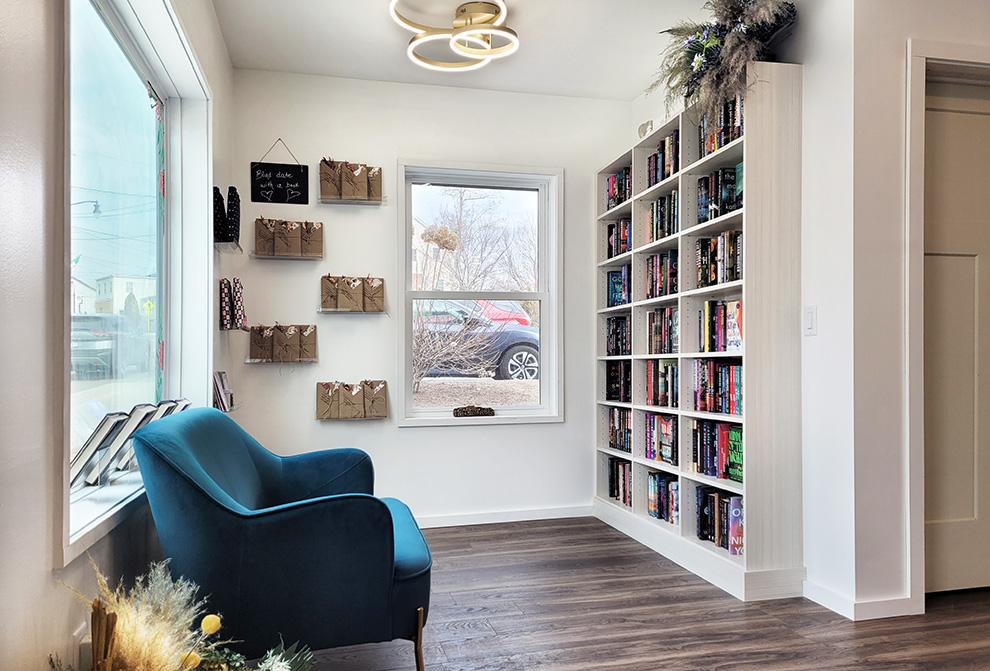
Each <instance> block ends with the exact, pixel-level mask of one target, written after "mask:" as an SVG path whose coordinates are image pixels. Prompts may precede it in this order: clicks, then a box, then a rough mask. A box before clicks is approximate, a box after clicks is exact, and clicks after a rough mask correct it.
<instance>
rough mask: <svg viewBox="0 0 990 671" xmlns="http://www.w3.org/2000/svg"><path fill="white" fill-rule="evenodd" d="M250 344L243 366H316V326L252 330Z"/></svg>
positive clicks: (304, 325)
mask: <svg viewBox="0 0 990 671" xmlns="http://www.w3.org/2000/svg"><path fill="white" fill-rule="evenodd" d="M249 330H250V332H251V343H250V349H249V351H248V356H247V358H246V359H245V360H244V363H278V364H281V363H316V362H317V361H319V355H318V353H317V342H318V340H317V337H316V333H317V332H316V325H314V324H278V323H276V324H275V325H274V326H265V325H258V326H252V327H251V328H250V329H249Z"/></svg>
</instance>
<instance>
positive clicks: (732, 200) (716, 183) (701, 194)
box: [698, 163, 743, 224]
mask: <svg viewBox="0 0 990 671" xmlns="http://www.w3.org/2000/svg"><path fill="white" fill-rule="evenodd" d="M742 206H743V164H742V163H737V164H736V167H735V168H720V169H718V170H716V171H715V172H713V173H711V174H710V175H707V176H705V177H699V178H698V223H699V224H703V223H704V222H706V221H710V220H712V219H715V218H717V217H721V216H722V215H723V214H728V213H729V212H732V211H734V210H738V209H739V208H741V207H742Z"/></svg>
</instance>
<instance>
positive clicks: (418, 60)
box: [388, 0, 519, 72]
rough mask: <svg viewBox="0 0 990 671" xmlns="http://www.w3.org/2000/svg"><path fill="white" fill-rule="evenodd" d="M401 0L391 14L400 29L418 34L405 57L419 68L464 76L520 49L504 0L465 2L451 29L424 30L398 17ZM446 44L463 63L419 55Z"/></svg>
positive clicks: (391, 7)
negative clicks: (421, 50)
mask: <svg viewBox="0 0 990 671" xmlns="http://www.w3.org/2000/svg"><path fill="white" fill-rule="evenodd" d="M398 4H399V0H391V2H390V3H389V5H388V12H389V14H391V15H392V18H393V19H394V20H395V22H396V23H398V24H399V25H400V26H402V27H403V28H405V29H406V30H411V31H412V32H414V33H416V34H415V35H413V37H412V39H410V40H409V46H408V47H407V48H406V54H407V55H408V56H409V59H410V60H411V61H412V62H413V63H415V64H416V65H419V66H422V67H424V68H427V69H430V70H438V71H440V72H454V71H456V72H465V71H468V70H477V69H478V68H480V67H484V66H485V65H488V63H489V62H491V61H492V59H495V58H503V57H505V56H508V55H509V54H511V53H513V52H514V51H515V50H516V49H518V48H519V36H518V35H517V34H516V31H514V30H512V28H509V27H507V26H506V25H505V20H506V13H507V10H506V7H505V0H490V1H489V2H466V3H464V4H462V5H461V6H460V7H458V8H457V11H456V12H454V21H453V25H452V26H451V27H450V28H435V27H433V26H424V25H423V24H421V23H416V22H415V21H411V20H409V19H407V18H406V17H405V16H403V15H402V14H400V13H399V10H398V9H396V5H398ZM435 41H446V42H447V43H448V44H449V45H450V49H451V51H453V52H454V54H455V55H456V56H459V57H461V59H462V60H456V61H438V60H434V59H432V58H427V57H426V56H423V55H422V54H421V53H417V51H416V50H417V48H418V47H419V46H420V45H422V44H425V43H427V42H435Z"/></svg>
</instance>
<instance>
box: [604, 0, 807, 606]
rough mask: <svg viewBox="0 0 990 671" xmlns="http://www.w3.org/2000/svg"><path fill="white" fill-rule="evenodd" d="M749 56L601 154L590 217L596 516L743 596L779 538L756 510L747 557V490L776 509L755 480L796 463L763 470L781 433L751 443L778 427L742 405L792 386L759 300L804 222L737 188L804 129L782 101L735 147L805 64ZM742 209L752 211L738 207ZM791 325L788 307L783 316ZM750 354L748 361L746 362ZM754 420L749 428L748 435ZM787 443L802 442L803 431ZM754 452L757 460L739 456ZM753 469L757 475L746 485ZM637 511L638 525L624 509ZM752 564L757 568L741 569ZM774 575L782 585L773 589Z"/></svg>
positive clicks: (788, 353)
mask: <svg viewBox="0 0 990 671" xmlns="http://www.w3.org/2000/svg"><path fill="white" fill-rule="evenodd" d="M744 4H745V3H744ZM778 4H780V3H778ZM752 67H754V68H757V69H754V70H753V72H752V73H751V74H750V76H751V81H750V83H751V84H752V86H751V88H750V89H749V90H747V95H746V96H743V95H739V94H733V96H732V97H729V98H726V99H725V100H722V101H721V102H719V103H718V104H715V105H712V106H711V107H709V108H707V109H706V108H705V107H704V106H703V105H701V104H700V103H699V104H697V105H695V106H694V107H691V108H688V109H687V110H686V111H684V112H681V113H680V114H678V115H676V116H674V117H673V118H672V119H670V120H668V121H666V122H664V123H662V124H661V125H659V127H657V128H656V129H655V130H653V131H652V132H651V133H650V134H648V135H647V136H645V137H644V138H642V139H641V140H640V141H639V142H638V143H637V144H636V145H635V146H633V147H632V148H631V149H629V150H627V151H626V152H625V153H623V154H622V155H621V156H619V157H618V158H617V159H616V160H614V161H612V162H611V163H610V164H608V165H606V166H605V167H603V168H602V169H601V170H600V171H599V173H598V181H597V188H598V217H597V222H596V226H597V230H598V242H599V245H598V249H599V252H598V261H597V268H596V270H597V273H598V287H599V301H598V325H599V327H598V352H597V354H598V356H597V360H598V361H597V366H598V379H599V385H598V395H597V405H598V411H597V423H598V432H597V436H598V438H597V450H596V453H597V456H596V459H597V469H598V480H597V491H596V494H597V496H596V503H595V511H596V514H598V515H599V516H600V517H602V518H603V519H605V520H606V521H608V522H609V523H610V524H613V525H614V526H616V527H617V528H619V529H620V530H623V531H626V533H630V535H633V536H635V537H637V538H638V539H639V540H641V541H642V542H644V543H646V544H648V545H651V546H653V547H658V546H659V547H662V548H664V549H665V550H669V551H670V552H671V553H672V554H671V556H672V557H675V556H676V557H679V559H677V561H679V562H680V563H682V564H684V565H686V566H688V567H689V568H691V567H692V566H691V565H692V562H691V561H690V560H691V558H692V557H693V558H694V560H695V561H694V564H696V565H697V566H698V567H699V571H700V572H701V574H702V575H703V577H706V578H708V579H710V580H712V581H713V582H716V584H720V585H721V586H724V587H725V588H726V589H729V590H730V591H733V593H736V594H737V595H741V596H742V597H743V598H745V596H746V595H747V594H748V593H749V592H750V591H751V590H755V589H757V588H755V587H751V585H750V583H751V582H752V583H753V584H754V585H755V584H756V583H758V582H760V581H763V580H766V581H770V580H772V579H771V578H770V577H769V576H770V575H771V574H774V571H773V570H770V571H766V572H764V571H762V570H761V569H762V568H763V566H764V564H765V563H766V560H765V559H764V557H765V556H768V555H772V554H773V553H772V552H769V551H768V550H767V548H768V547H771V546H773V545H774V543H776V542H777V541H775V540H774V539H773V538H770V537H769V534H768V532H767V531H766V528H767V525H766V524H763V523H762V522H761V521H758V522H757V525H756V527H755V528H756V529H757V531H755V532H754V533H756V534H757V540H756V543H757V545H756V546H755V548H754V551H755V552H756V557H754V558H753V559H752V560H749V559H748V554H749V553H748V552H747V542H746V535H745V531H744V528H745V525H744V519H746V517H747V511H746V507H745V505H744V504H745V502H746V492H747V491H751V492H758V494H755V495H754V496H755V497H756V504H754V505H756V508H755V509H754V510H752V511H749V514H755V515H756V516H757V517H756V518H755V519H757V520H763V519H764V518H765V517H767V516H769V517H770V518H771V519H773V520H774V524H776V523H777V518H778V517H780V515H779V514H778V512H777V511H775V510H773V509H772V508H771V507H770V503H768V499H767V497H768V496H770V498H771V499H773V498H774V497H773V496H772V495H767V494H766V493H765V492H764V491H762V486H763V485H764V484H767V485H768V486H770V487H771V488H775V489H779V490H780V491H787V492H789V491H790V490H791V489H793V488H794V487H799V483H800V468H799V467H797V468H795V467H794V466H793V461H792V460H791V458H790V457H788V458H787V459H785V460H784V461H785V463H782V465H781V468H780V469H779V471H773V470H771V469H768V467H767V463H768V461H769V460H770V458H771V457H772V456H774V454H775V451H781V452H782V451H786V450H787V449H788V448H787V447H786V443H787V441H783V443H781V444H782V445H785V446H783V447H776V446H771V447H765V446H764V445H762V444H761V443H760V442H753V441H759V439H762V438H765V437H766V436H768V435H771V434H774V433H775V432H778V433H779V431H778V430H777V429H776V428H774V427H772V426H771V427H768V425H767V424H766V420H765V417H766V413H764V412H762V411H763V410H765V408H766V406H767V404H768V403H770V402H771V400H768V399H766V398H762V397H757V398H756V404H755V405H756V411H753V410H750V412H755V414H754V415H753V416H752V417H751V418H750V420H749V421H747V417H748V415H747V414H745V412H744V409H746V408H750V407H751V399H750V400H747V395H746V390H747V389H750V390H751V391H752V390H753V389H758V390H760V389H765V388H767V382H771V383H772V382H776V381H778V380H779V381H782V383H783V384H782V385H781V387H780V388H781V390H783V389H787V390H788V391H787V393H788V394H790V395H791V396H792V397H797V394H798V392H799V389H800V385H799V384H796V383H795V382H794V379H795V378H794V377H793V376H790V377H788V372H787V371H786V370H784V372H783V373H779V372H776V371H777V370H778V369H777V368H773V372H771V371H770V369H769V368H767V366H766V364H767V361H768V359H769V357H770V354H769V352H770V351H772V348H768V347H767V343H771V344H776V343H778V342H780V343H782V344H783V345H784V349H783V350H782V352H781V354H782V357H783V359H782V360H786V361H788V362H789V363H794V362H795V361H796V364H795V369H797V368H798V367H799V363H800V347H799V344H800V343H799V340H797V338H799V337H800V333H799V332H798V330H797V329H796V328H795V329H792V328H791V325H790V322H788V321H787V320H786V319H785V318H784V317H780V316H776V313H775V316H770V313H769V312H768V310H770V309H771V308H769V307H767V305H766V301H764V300H761V298H760V294H761V293H766V292H769V293H774V294H775V293H776V292H779V287H778V286H777V285H771V284H769V282H771V281H776V277H775V278H774V280H769V279H768V272H770V273H771V274H772V271H775V270H776V268H777V266H778V265H780V266H781V268H782V269H783V272H782V273H781V276H782V277H789V278H790V282H791V283H792V284H791V285H790V286H789V287H788V289H789V290H791V291H792V290H793V284H794V283H796V282H799V278H800V274H799V271H797V272H796V271H795V270H794V267H792V265H791V264H792V262H791V261H790V258H789V256H793V257H795V258H797V259H799V258H800V247H799V245H797V246H795V245H794V244H793V239H794V238H791V237H788V236H790V234H791V233H790V232H791V231H793V230H795V229H797V230H799V215H800V210H799V209H798V210H796V211H795V210H794V209H793V208H792V205H791V203H790V202H787V201H786V199H781V198H779V197H778V196H779V194H778V193H777V192H776V191H770V190H769V189H767V190H766V191H754V190H752V189H750V190H747V189H746V188H745V186H746V185H745V182H744V178H745V174H746V171H745V170H744V167H746V166H744V158H745V159H746V161H748V160H749V159H748V158H747V157H750V156H755V157H757V159H756V164H755V165H756V169H757V170H758V171H759V172H757V173H756V174H757V175H758V176H760V177H762V176H763V173H764V172H766V171H775V173H774V174H778V173H781V174H784V175H785V176H784V177H783V180H784V181H785V182H786V183H787V184H788V185H793V184H795V179H796V180H799V179H800V162H799V161H798V160H796V159H794V158H793V156H792V154H793V152H790V151H788V150H786V143H779V142H771V141H770V140H771V139H774V140H780V139H782V138H786V139H792V138H793V141H795V142H798V141H799V137H800V134H799V132H798V131H799V121H800V116H799V114H794V112H793V110H788V111H786V112H783V111H781V112H780V119H781V121H780V126H779V128H778V127H776V125H772V126H769V127H768V126H766V125H761V126H757V128H759V130H758V131H757V139H755V140H753V142H754V143H755V144H751V145H750V146H749V147H746V146H745V143H746V142H747V140H746V138H747V137H748V136H747V128H746V119H747V117H748V114H749V113H750V112H751V111H752V110H751V109H750V107H749V106H747V104H748V103H752V106H753V107H754V108H755V109H756V110H757V113H758V114H759V113H762V114H766V113H767V112H768V111H769V110H774V113H775V114H776V113H777V110H776V108H775V107H774V106H775V105H779V101H780V99H781V95H782V92H783V93H787V94H791V92H794V94H795V95H797V94H799V92H800V74H799V72H800V71H799V67H798V66H791V65H779V64H765V63H757V64H753V66H752ZM778 72H779V73H780V74H779V75H778V74H777V73H778ZM757 73H758V76H757ZM778 77H779V79H778ZM795 82H797V83H796V84H795ZM750 92H753V96H754V98H753V99H752V100H750V98H749V93H750ZM782 147H783V149H782ZM750 169H752V168H750ZM797 183H799V182H797ZM761 188H762V187H761ZM795 188H797V187H795ZM798 190H799V189H798ZM751 198H755V205H754V203H750V199H751ZM792 200H793V199H792ZM751 208H752V211H753V212H755V213H756V214H753V215H752V216H747V212H748V211H750V209H751ZM788 208H791V209H788ZM762 215H766V216H765V217H764V216H762ZM747 222H749V223H747ZM754 226H755V227H756V228H755V229H752V227H754ZM770 226H779V227H780V231H781V232H782V233H784V234H785V237H784V239H783V244H781V245H779V246H774V247H773V248H772V249H771V248H770V247H766V246H765V245H764V246H761V247H758V248H757V249H756V250H755V251H752V250H751V251H749V253H748V254H745V255H744V252H743V250H744V240H747V239H749V236H748V235H746V231H748V230H751V229H752V230H755V231H756V236H757V238H756V239H757V240H758V241H761V242H763V243H765V242H766V233H765V232H766V231H767V230H768V229H769V227H770ZM774 234H776V230H775V231H774ZM746 249H749V248H748V247H747V248H746ZM795 250H796V251H795ZM744 258H745V259H750V260H753V259H755V263H757V265H758V266H764V267H757V268H756V269H755V270H751V271H750V272H752V273H755V275H756V279H749V276H748V275H747V272H746V267H744ZM768 268H769V269H772V270H768ZM744 294H746V295H748V296H749V297H750V298H749V299H747V305H751V304H752V303H751V299H753V297H756V298H757V300H756V303H755V304H756V305H757V307H756V308H755V309H756V310H757V312H756V314H757V315H758V317H759V319H758V322H756V323H759V324H760V327H759V330H752V329H753V327H752V326H750V330H749V331H747V330H746V329H745V328H744V309H743V297H744ZM781 314H783V312H781ZM795 315H799V310H795ZM764 320H765V321H767V322H768V324H767V325H766V331H767V332H766V334H764V333H763V332H762V329H763V326H764V324H763V322H764ZM749 323H750V324H753V322H749ZM798 323H799V320H798V319H795V320H794V326H796V325H797V324H798ZM747 332H748V333H750V334H751V335H752V334H756V336H755V337H756V338H757V342H756V346H755V350H754V352H755V353H753V354H750V355H747V353H746V350H745V349H744V345H745V344H746V343H747V342H748V341H747V340H746V337H745V335H744V334H745V333H747ZM795 343H797V347H795ZM750 346H751V347H752V345H750ZM795 352H797V358H796V360H795ZM751 358H752V360H754V361H756V362H758V364H757V365H758V366H759V369H754V370H750V368H751V366H752V365H753V364H750V363H747V362H749V361H750V360H751ZM785 368H786V367H785ZM747 371H748V372H747ZM792 400H793V399H792V398H788V399H787V400H786V401H782V405H783V406H786V408H785V409H784V410H783V411H782V412H781V414H780V418H781V423H782V425H786V426H787V427H788V428H787V430H786V431H789V432H790V433H788V435H787V437H788V438H789V437H791V436H793V435H794V432H793V430H792V426H793V425H794V424H795V423H797V422H799V417H800V411H799V403H798V406H797V411H795V409H794V408H795V406H794V404H793V402H792ZM752 422H756V423H755V424H752ZM747 427H749V428H748V429H747ZM754 431H755V435H756V436H758V438H755V439H754V438H751V437H750V435H751V433H753V432H754ZM786 431H785V432H786ZM798 434H799V432H798ZM747 441H750V442H747ZM795 444H796V445H798V449H799V441H795ZM747 445H750V448H749V449H747ZM751 452H752V455H755V457H750V456H747V455H750V453H751ZM798 455H799V452H798ZM752 458H755V460H756V462H757V463H756V465H755V466H754V465H753V464H752ZM746 464H749V466H748V470H747V467H746V466H745V465H746ZM798 464H799V461H798ZM782 474H784V475H786V476H787V478H789V479H790V480H791V484H783V485H782V484H781V481H782V480H784V479H787V478H785V477H784V475H782ZM751 477H753V478H755V480H756V483H757V484H750V483H748V480H749V479H750V478H751ZM795 483H796V484H795ZM747 487H750V488H751V489H748V488H747ZM758 487H759V488H760V489H758ZM634 519H639V520H648V521H649V522H648V525H647V526H643V524H642V523H641V522H636V523H633V522H631V521H629V520H634ZM651 529H656V531H655V532H653V531H649V530H651ZM795 529H796V531H795ZM779 533H780V536H781V539H782V540H781V541H780V544H781V545H786V547H787V552H785V553H783V554H786V555H793V554H794V553H795V552H797V553H798V554H799V553H800V543H801V541H800V527H799V523H798V524H797V525H795V524H793V523H791V522H790V521H788V522H787V524H786V525H783V524H782V525H781V526H780V532H779ZM643 534H646V535H643ZM795 547H797V550H794V548H795ZM661 551H664V550H661ZM698 552H701V553H702V554H701V555H698V554H697V553H698ZM685 553H688V554H685ZM690 553H694V554H690ZM665 554H666V552H665ZM711 554H714V555H715V556H717V557H720V558H722V559H724V560H726V561H725V562H724V563H719V564H717V566H719V567H720V568H717V569H712V568H711V566H712V565H711V564H710V560H707V559H703V558H702V557H703V556H704V555H711ZM773 561H775V560H773ZM786 561H787V562H789V561H790V559H787V560H786ZM685 562H686V563H685ZM727 567H734V569H730V568H727ZM770 568H771V569H776V568H778V567H776V566H771V567H770ZM750 570H752V571H758V572H760V573H761V575H760V576H759V577H755V578H753V579H752V580H750V579H748V578H747V579H745V580H744V579H743V576H745V575H746V574H747V573H748V572H749V571H750ZM780 570H781V571H783V574H784V575H785V576H786V581H785V580H784V579H782V580H781V582H780V583H779V584H777V585H774V586H772V587H770V588H768V589H770V590H771V591H773V590H777V591H778V592H780V593H784V592H785V591H787V590H790V591H789V592H787V593H789V594H790V593H794V591H795V590H797V593H800V592H799V590H800V579H798V578H797V577H795V576H797V574H798V572H799V570H803V569H799V567H793V566H791V565H790V564H788V566H786V567H780ZM785 582H786V584H787V587H781V586H780V585H782V584H784V583H785ZM761 589H762V587H761Z"/></svg>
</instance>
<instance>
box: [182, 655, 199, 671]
mask: <svg viewBox="0 0 990 671" xmlns="http://www.w3.org/2000/svg"><path fill="white" fill-rule="evenodd" d="M201 661H202V660H201V659H200V657H199V653H196V652H190V653H189V654H187V655H186V656H185V657H183V658H182V668H183V669H195V668H196V667H197V666H199V663H200V662H201Z"/></svg>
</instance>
